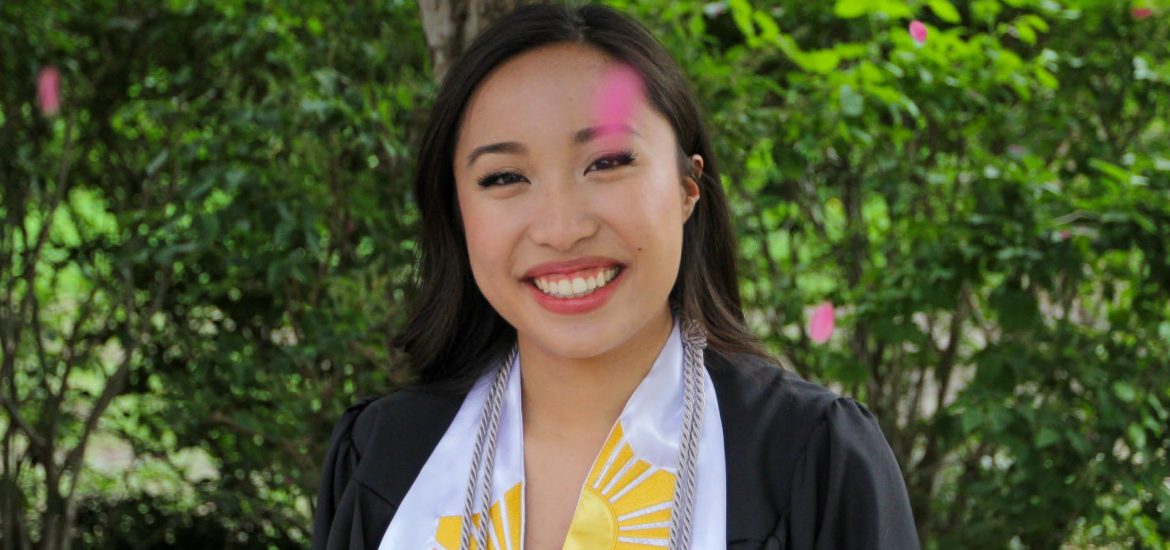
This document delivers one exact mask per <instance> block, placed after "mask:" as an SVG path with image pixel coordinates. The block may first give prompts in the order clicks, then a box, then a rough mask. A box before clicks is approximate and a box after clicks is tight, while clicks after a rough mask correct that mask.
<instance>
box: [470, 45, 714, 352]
mask: <svg viewBox="0 0 1170 550" xmlns="http://www.w3.org/2000/svg"><path fill="white" fill-rule="evenodd" d="M619 67H620V66H619V65H617V64H616V63H615V62H614V61H613V60H612V59H611V58H609V57H607V56H605V54H603V53H601V52H600V51H599V50H596V49H594V48H591V47H588V46H582V45H577V44H557V45H552V46H546V47H543V48H540V49H536V50H532V51H529V52H526V53H524V54H521V55H520V56H517V57H515V58H512V59H511V60H509V61H508V62H506V63H504V64H502V65H501V66H500V67H498V68H497V69H496V70H495V71H493V72H492V73H491V74H490V75H489V76H488V78H487V79H486V80H485V81H484V82H483V83H482V84H481V85H480V87H479V88H478V89H477V91H476V92H475V94H474V95H473V96H472V98H471V101H470V103H469V104H468V107H467V110H466V112H465V113H464V116H463V120H462V123H461V126H460V131H459V135H458V137H457V141H456V144H455V158H454V159H453V162H454V172H455V180H456V191H457V194H458V199H459V209H460V212H461V215H462V219H463V226H464V230H465V232H466V239H467V247H468V255H469V257H470V260H471V270H472V274H473V276H474V278H475V282H476V284H477V285H478V287H479V289H480V291H481V292H482V293H483V295H484V297H485V298H486V299H487V301H488V302H489V303H490V304H491V305H492V307H494V308H495V310H496V311H497V312H499V314H500V315H501V316H502V317H503V318H504V319H505V320H507V321H508V323H510V324H511V325H512V326H513V327H515V328H516V330H517V333H518V338H519V339H520V343H521V348H522V349H525V348H528V349H533V348H532V346H536V347H537V348H538V349H539V350H540V353H541V354H542V355H546V354H547V355H549V356H559V357H563V358H580V359H583V358H590V357H596V356H599V355H602V354H605V353H607V352H609V351H611V350H615V349H617V348H620V347H622V346H623V344H626V345H629V344H631V343H633V342H632V340H634V339H635V337H636V336H638V335H639V334H640V333H643V332H644V331H646V330H647V329H648V327H652V326H653V324H654V323H653V322H655V321H657V322H659V323H661V322H662V320H663V318H664V317H663V316H666V317H665V318H666V319H669V309H668V306H667V297H668V295H669V293H670V290H671V288H672V287H673V286H674V283H675V280H676V278H677V276H678V270H679V260H680V257H681V254H682V235H683V222H684V221H686V218H687V217H688V216H689V214H690V212H691V210H692V209H693V203H694V201H695V200H697V199H698V194H699V189H698V185H697V184H696V183H695V182H694V180H693V179H691V178H687V179H686V180H685V185H684V180H683V179H682V175H681V174H680V173H679V166H678V160H679V154H680V153H679V147H678V143H677V140H676V138H675V135H674V131H673V130H672V128H671V126H670V123H669V122H668V121H667V120H666V119H665V118H664V117H663V116H662V115H660V114H658V113H657V112H655V111H654V110H653V109H652V108H651V106H650V104H649V103H648V102H647V101H646V99H645V97H644V95H643V94H642V92H641V91H640V90H638V91H636V92H634V93H632V94H631V95H627V96H626V99H622V94H621V93H620V91H619V93H617V94H616V95H614V94H613V93H612V88H611V86H612V83H613V82H614V75H615V74H618V75H619V76H620V71H618V72H615V70H614V69H617V68H619ZM627 74H628V73H627ZM619 87H620V83H619ZM607 90H608V92H607ZM607 94H608V95H607ZM605 97H611V98H614V99H613V100H614V101H619V102H623V101H624V102H625V103H626V104H625V105H617V106H613V105H608V106H607V105H603V103H604V102H605V101H609V100H605V99H602V98H605ZM614 113H619V114H618V115H617V116H618V117H619V119H614V118H613V114H614ZM622 124H624V125H625V126H628V128H629V131H627V130H623V129H619V128H621V126H622ZM588 128H596V130H595V131H594V132H593V133H592V135H587V134H582V133H581V131H582V130H585V129H588ZM502 143H503V144H508V145H504V146H495V147H489V148H485V146H490V145H496V144H502ZM477 150H478V154H473V153H475V152H477ZM631 157H632V161H631ZM690 160H691V162H692V164H693V166H694V167H695V168H696V169H697V170H701V169H702V158H701V157H699V156H698V155H695V156H694V157H692V159H690ZM483 185H487V186H486V187H485V186H483ZM582 258H585V259H590V258H591V259H593V260H594V261H593V262H591V263H592V264H596V265H598V266H606V265H608V264H619V265H620V266H622V267H621V270H620V271H619V272H618V275H617V278H616V279H614V280H612V281H611V282H609V283H607V284H606V285H604V286H603V287H601V288H600V289H599V290H595V291H594V294H593V295H589V296H585V297H579V298H576V299H570V300H565V299H563V298H559V297H552V296H545V295H544V294H542V291H540V290H538V286H537V285H538V283H537V282H536V281H534V280H533V279H532V278H531V277H529V276H528V275H529V274H530V273H531V272H532V270H533V269H534V268H536V269H538V271H539V270H540V269H539V266H541V264H546V263H548V262H562V261H569V260H578V259H582ZM599 269H600V267H599V268H594V269H584V270H580V269H576V268H574V269H573V270H572V271H571V272H570V273H568V274H567V275H566V274H559V275H553V276H548V277H543V278H541V279H540V280H539V285H543V286H546V287H547V283H550V282H551V283H553V284H555V285H556V286H557V287H558V288H559V287H560V286H561V284H560V281H561V280H566V281H568V287H569V289H570V290H571V291H573V290H576V289H573V288H572V287H573V279H577V278H580V279H581V281H584V282H586V283H587V285H589V284H592V283H597V282H598V277H600V276H606V275H608V274H606V273H599ZM590 279H592V281H590ZM577 284H578V285H579V284H580V283H577ZM577 288H578V289H579V288H580V287H579V286H578V287H577ZM546 289H547V288H546ZM586 292H588V290H586ZM659 326H660V325H659ZM657 344H661V342H657Z"/></svg>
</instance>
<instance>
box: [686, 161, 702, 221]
mask: <svg viewBox="0 0 1170 550" xmlns="http://www.w3.org/2000/svg"><path fill="white" fill-rule="evenodd" d="M690 160H691V164H690V173H689V174H687V177H686V178H684V184H683V191H684V192H685V193H686V197H685V198H684V201H685V202H684V204H685V206H686V216H684V218H683V221H686V220H688V219H690V218H691V212H694V211H695V203H697V202H699V198H700V186H699V182H700V181H702V179H703V157H702V156H701V155H698V154H695V155H691V159H690Z"/></svg>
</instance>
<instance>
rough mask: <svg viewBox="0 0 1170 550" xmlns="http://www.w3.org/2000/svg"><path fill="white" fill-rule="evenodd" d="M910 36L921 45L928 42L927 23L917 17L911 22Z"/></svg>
mask: <svg viewBox="0 0 1170 550" xmlns="http://www.w3.org/2000/svg"><path fill="white" fill-rule="evenodd" d="M910 36H911V37H912V38H914V41H915V42H917V43H918V45H919V46H921V45H923V44H925V43H926V25H923V24H922V21H919V20H917V19H915V20H913V21H911V22H910Z"/></svg>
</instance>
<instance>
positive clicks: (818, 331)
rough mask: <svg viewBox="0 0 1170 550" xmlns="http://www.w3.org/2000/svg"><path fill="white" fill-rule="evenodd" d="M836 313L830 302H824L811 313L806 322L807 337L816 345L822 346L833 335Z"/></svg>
mask: <svg viewBox="0 0 1170 550" xmlns="http://www.w3.org/2000/svg"><path fill="white" fill-rule="evenodd" d="M835 317H836V312H835V311H834V309H833V304H832V303H831V302H825V303H823V304H821V305H819V306H817V309H816V310H815V311H813V314H812V319H810V320H809V322H808V336H809V338H812V341H813V342H815V343H817V344H823V343H825V342H827V341H828V340H829V337H830V336H832V335H833V326H834V323H835Z"/></svg>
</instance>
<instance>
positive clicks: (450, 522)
mask: <svg viewBox="0 0 1170 550" xmlns="http://www.w3.org/2000/svg"><path fill="white" fill-rule="evenodd" d="M415 193H416V198H417V200H418V206H419V211H420V213H421V217H422V229H423V235H422V240H421V243H422V254H421V264H420V269H421V272H420V276H419V291H418V293H417V295H416V296H415V300H416V301H415V303H414V307H413V310H412V317H411V318H410V319H409V320H408V322H407V323H406V325H405V327H404V328H403V330H402V332H401V334H400V335H399V336H398V338H397V340H396V342H395V345H398V346H401V347H402V348H404V349H405V350H406V351H407V352H408V353H409V355H410V358H411V361H412V367H413V369H414V371H415V373H416V374H417V380H418V381H417V383H416V384H415V385H413V386H412V387H410V388H407V389H404V390H400V391H397V392H394V393H392V394H390V395H387V396H384V397H381V398H378V399H373V398H371V399H366V400H363V401H362V402H360V403H358V404H357V405H354V406H353V407H351V408H350V409H349V410H348V411H346V412H345V414H343V415H342V417H341V420H340V422H339V423H338V425H337V427H336V429H335V430H334V433H333V436H332V441H331V444H330V449H329V453H328V456H327V457H326V463H325V466H324V475H323V477H322V483H321V487H320V492H319V495H318V499H317V512H316V518H315V524H314V534H313V548H316V549H342V548H346V549H358V548H382V549H395V550H400V549H410V550H414V549H423V548H445V549H466V548H480V549H482V548H495V549H521V548H524V549H528V550H545V549H549V548H571V549H593V548H597V549H607V550H608V549H644V548H692V549H716V548H740V549H748V548H751V549H756V548H769V549H778V548H788V549H809V550H812V549H822V550H828V549H845V548H858V549H860V548H866V549H895V548H897V549H908V548H917V547H918V541H917V536H916V534H915V527H914V521H913V517H912V515H911V511H910V506H909V501H908V498H907V494H906V489H905V485H904V482H903V480H902V476H901V473H900V470H899V468H898V464H897V462H896V461H895V458H894V456H893V454H892V452H891V451H890V448H889V446H888V444H887V443H886V441H885V439H884V437H883V436H882V433H881V431H880V429H879V428H878V424H877V423H876V422H875V420H874V419H873V417H872V416H870V414H869V412H868V411H867V410H866V409H865V408H864V407H863V406H862V405H860V404H858V403H857V402H855V401H853V400H851V399H849V398H844V397H839V396H837V395H835V394H833V393H831V392H830V391H828V390H826V389H824V388H822V387H820V386H817V385H814V384H811V383H808V382H805V381H803V380H801V379H799V378H797V377H796V376H795V375H794V374H792V373H788V372H785V371H783V370H782V369H781V368H779V367H777V366H776V362H775V361H774V360H773V359H772V358H771V357H770V356H769V354H768V353H767V352H766V351H765V350H763V349H762V347H761V346H760V345H759V344H758V343H757V341H756V340H755V339H754V338H753V336H752V335H751V333H750V332H749V330H748V329H747V328H746V327H745V323H744V318H743V313H742V310H741V305H740V296H739V288H738V281H737V275H736V262H735V251H736V249H737V248H736V244H735V240H734V232H733V230H732V227H731V225H730V221H729V219H728V212H727V204H726V201H725V198H724V195H723V191H722V188H721V186H720V180H719V172H718V170H717V169H716V166H715V163H714V159H713V158H712V154H711V146H710V140H709V137H708V135H707V132H706V129H705V128H704V125H703V121H702V117H701V113H700V110H699V108H698V105H697V103H696V101H695V98H694V96H693V94H692V92H691V91H690V89H689V86H688V84H687V82H686V80H685V79H684V77H683V74H682V72H681V71H680V70H679V68H678V66H677V65H676V64H675V63H674V62H673V60H671V58H670V56H669V55H668V54H667V52H666V51H665V50H664V48H663V47H662V46H661V45H660V44H659V43H658V42H657V41H656V40H655V39H654V38H653V36H652V35H651V34H650V33H649V32H647V30H646V29H645V28H643V27H642V26H641V25H639V24H638V23H637V22H635V21H633V20H631V19H630V18H628V17H626V16H624V15H622V14H620V13H617V12H615V11H613V10H611V9H608V8H605V7H600V6H587V7H581V8H577V9H572V8H568V7H562V6H556V5H547V4H543V5H529V6H526V7H522V8H519V9H517V10H516V11H514V12H512V13H510V14H508V15H507V16H505V17H503V18H502V19H500V20H498V21H497V22H496V23H495V24H494V25H492V26H491V27H490V28H489V29H487V30H485V31H484V32H483V33H482V34H481V36H480V37H479V38H478V39H477V40H476V41H475V42H474V43H473V44H471V45H470V47H469V48H468V49H467V51H466V53H465V54H463V56H462V57H461V58H460V59H458V60H457V61H456V62H455V63H454V65H453V66H452V67H451V69H450V71H449V73H448V75H447V76H446V78H445V80H444V82H443V84H442V86H441V88H440V90H439V93H438V97H437V99H436V102H435V105H434V110H433V112H432V115H431V119H430V123H429V125H428V127H427V129H426V133H425V135H424V138H423V141H422V146H421V151H420V153H419V164H418V175H417V179H416V182H415Z"/></svg>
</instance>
